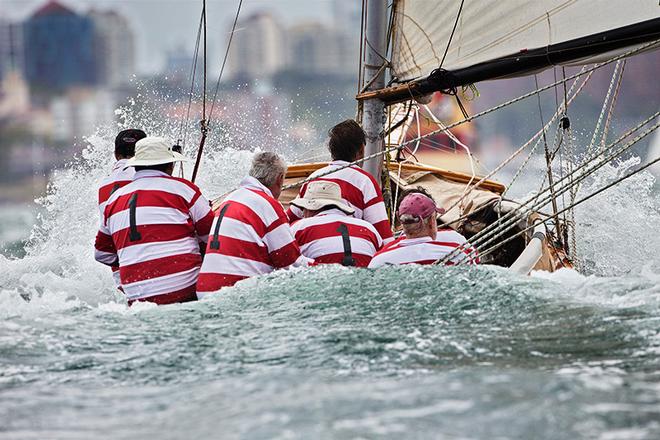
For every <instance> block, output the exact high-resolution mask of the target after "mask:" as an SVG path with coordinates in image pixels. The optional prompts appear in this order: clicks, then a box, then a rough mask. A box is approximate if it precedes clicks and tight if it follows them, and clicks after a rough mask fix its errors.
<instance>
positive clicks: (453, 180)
mask: <svg viewBox="0 0 660 440" xmlns="http://www.w3.org/2000/svg"><path fill="white" fill-rule="evenodd" d="M239 11H240V4H239ZM594 11H598V13H597V14H594ZM237 17H238V13H237ZM362 17H363V20H362V22H363V23H362V32H361V42H360V47H361V65H360V70H359V76H360V84H361V90H360V92H359V93H358V94H357V96H356V100H357V107H358V112H357V120H358V122H360V123H361V124H362V126H363V128H364V130H365V132H366V135H367V145H366V150H365V158H364V159H363V160H360V161H357V162H356V163H355V164H357V165H359V166H361V167H362V168H363V169H365V170H367V171H368V172H370V173H371V174H372V175H373V176H374V177H375V178H376V179H377V180H379V181H381V182H382V188H383V193H384V196H385V199H386V205H388V212H390V214H391V224H392V225H393V227H394V228H397V225H396V221H395V218H394V217H395V216H394V212H395V211H396V204H397V201H398V195H399V194H401V192H402V191H403V190H405V189H407V188H411V187H417V186H421V187H423V188H424V189H425V190H427V191H428V192H429V193H430V194H431V195H432V196H433V197H434V198H435V200H436V201H437V202H438V204H439V206H443V207H445V209H446V213H445V214H444V215H442V216H441V217H440V218H439V220H438V221H439V222H442V223H444V224H445V225H448V226H449V227H452V228H454V229H456V230H457V231H459V232H461V233H462V234H463V235H465V236H466V237H468V239H469V240H470V241H471V242H472V244H473V245H474V246H475V247H476V248H477V249H478V250H479V252H480V258H481V261H482V263H486V264H495V265H500V266H505V267H509V268H511V269H512V270H514V271H516V272H519V273H523V274H527V273H529V272H530V271H532V270H545V271H555V270H558V269H559V268H564V267H568V268H571V267H574V266H576V265H577V263H578V259H577V256H576V251H575V247H576V245H575V243H576V230H575V221H574V214H573V210H574V208H575V206H577V205H578V204H579V203H581V202H582V201H584V200H586V199H588V198H590V197H592V196H594V195H595V194H596V193H599V192H600V191H601V190H605V189H607V188H601V189H599V190H598V191H594V192H593V193H592V194H589V195H587V196H586V197H583V198H581V199H578V198H577V196H578V188H579V185H580V184H581V183H582V182H583V181H584V180H585V179H586V178H587V177H588V176H590V175H592V174H593V173H595V172H597V170H598V169H599V168H600V167H602V166H603V165H604V164H606V163H609V162H611V161H612V160H614V159H616V158H617V157H620V156H621V155H622V154H623V153H625V152H626V151H628V150H629V149H630V148H631V147H632V146H633V145H635V144H636V143H637V142H639V141H640V140H641V139H644V138H645V137H646V136H647V135H648V134H650V133H651V132H653V131H654V130H655V129H657V127H658V123H657V118H658V113H656V114H654V115H650V116H649V118H647V119H645V120H644V121H641V122H640V123H639V124H637V125H636V126H634V127H631V128H630V129H629V130H627V131H626V132H625V133H623V135H621V136H619V137H618V138H616V139H614V140H610V139H609V138H608V128H609V126H610V122H611V117H612V113H613V108H614V101H615V99H613V95H614V94H615V93H618V90H619V89H618V85H620V76H622V75H623V69H619V66H620V64H621V63H622V62H625V60H626V58H627V57H630V56H634V55H637V54H640V53H642V52H646V51H651V50H656V49H657V48H659V47H660V6H659V5H658V2H657V0H633V1H631V2H602V1H597V0H543V1H535V2H528V1H524V0H508V1H506V2H501V1H500V2H491V1H480V2H474V1H472V2H466V1H465V0H445V1H442V2H431V1H425V0H393V1H388V0H363V11H362ZM230 42H231V38H230ZM230 44H231V43H230ZM225 61H226V58H225ZM608 65H615V66H616V67H615V69H614V74H613V77H612V82H611V86H610V89H609V90H608V92H607V96H606V99H605V102H604V104H603V110H602V112H601V115H600V117H599V120H598V126H597V127H596V130H595V131H594V136H593V138H592V142H591V143H590V145H589V146H588V148H587V151H586V153H585V157H584V158H582V159H581V160H580V161H578V160H577V159H576V155H575V154H573V153H574V152H573V151H572V150H569V147H571V145H570V144H571V139H572V136H571V134H570V130H571V121H570V117H569V108H570V104H571V102H572V101H573V99H574V98H575V97H576V96H577V95H578V94H579V92H580V91H581V90H582V88H583V87H584V85H585V84H586V82H587V81H588V79H589V77H590V75H591V73H592V72H593V71H595V70H597V69H600V68H602V67H604V66H608ZM566 66H582V70H580V71H579V72H578V73H576V74H573V75H567V73H566V69H565V67H566ZM550 68H554V69H560V71H561V78H560V79H558V80H557V81H555V82H554V83H553V84H550V85H548V86H544V87H539V88H537V90H533V91H531V92H529V93H526V94H525V95H522V96H521V97H518V98H514V99H512V100H510V101H508V102H506V103H502V104H501V105H499V106H496V107H494V108H493V109H490V110H486V111H483V112H480V113H477V114H473V115H469V114H467V112H465V111H464V112H463V113H464V118H463V119H462V120H460V121H457V122H454V123H452V124H449V125H445V124H444V123H443V122H442V121H441V120H440V118H434V119H433V123H434V124H436V125H437V127H436V129H435V130H432V131H430V132H428V133H424V134H422V133H419V134H417V135H415V133H412V135H411V133H410V127H411V126H413V122H414V120H415V117H416V116H417V117H418V116H419V112H420V111H430V110H429V107H428V103H429V102H430V101H431V99H432V97H433V94H434V93H436V94H437V93H442V94H444V95H448V96H450V97H451V98H452V99H456V100H457V103H458V105H459V107H461V108H463V106H462V105H461V99H462V98H461V96H462V94H463V93H464V92H467V93H469V91H470V89H471V88H473V87H474V85H475V84H477V85H478V84H479V83H480V82H482V81H486V80H498V79H502V78H510V77H515V76H525V75H535V74H537V73H539V72H541V71H543V70H546V69H550ZM551 87H554V88H556V89H558V94H559V95H560V96H562V97H563V99H562V100H561V103H559V105H558V107H557V110H556V112H555V114H554V115H553V116H552V117H551V118H549V119H548V120H547V121H544V125H543V126H542V127H541V129H540V130H539V132H537V133H536V135H535V136H533V137H532V139H530V140H529V141H528V142H526V143H525V144H524V145H523V146H521V147H520V148H518V149H517V150H515V151H514V152H513V153H512V154H511V155H510V156H508V157H506V158H503V159H502V163H501V164H500V165H498V166H497V167H496V168H495V169H494V170H493V171H492V172H490V173H488V174H487V175H479V174H478V173H477V172H476V171H475V168H474V167H473V166H472V167H471V169H470V171H469V172H465V171H457V170H451V169H448V168H443V167H439V166H431V165H428V164H424V163H421V162H420V161H418V160H417V158H416V156H415V151H416V146H418V144H419V141H420V140H421V139H423V138H424V137H426V136H430V135H433V134H437V133H442V134H444V135H446V136H449V137H450V138H452V139H454V140H455V141H456V143H457V145H458V146H459V147H460V148H464V149H465V157H466V158H467V159H468V161H469V162H470V163H471V164H472V163H473V162H472V160H473V156H472V154H471V152H470V149H469V146H467V145H464V144H463V143H462V142H461V141H460V140H459V139H458V138H456V137H455V136H454V135H453V134H452V129H453V128H454V127H458V126H460V125H462V124H469V123H470V122H471V121H474V120H475V119H477V118H478V117H481V116H483V115H485V114H488V113H490V112H491V111H498V110H499V109H501V108H503V107H505V106H507V105H513V104H515V103H516V102H518V101H520V100H522V99H530V98H534V97H536V98H537V99H540V98H539V93H540V92H541V91H542V90H546V89H549V88H551ZM654 121H655V122H654ZM653 124H655V125H653ZM202 127H203V129H204V130H205V124H204V122H203V123H202ZM553 134H554V141H552V142H549V141H548V139H550V138H551V135H553ZM205 136H206V131H203V136H202V137H203V138H205ZM540 145H542V146H543V147H544V148H545V159H546V164H545V165H546V170H545V180H544V182H543V184H542V185H541V187H540V188H539V189H538V191H537V192H536V193H535V194H533V195H532V196H530V197H528V198H527V199H525V200H519V201H517V200H510V199H508V198H507V197H506V192H507V186H506V185H504V184H502V183H500V182H497V181H494V180H493V179H492V176H493V175H494V174H495V172H496V171H498V170H500V169H501V168H502V167H504V166H505V165H507V164H508V163H510V162H511V161H512V160H514V159H520V158H523V157H524V156H527V158H526V159H525V160H524V161H523V164H522V165H521V168H520V169H519V170H518V172H517V173H516V177H517V176H518V175H519V174H520V172H522V170H523V169H524V167H525V165H526V164H527V163H528V162H529V159H530V157H532V154H533V152H534V150H535V149H536V148H537V147H538V146H540ZM560 152H561V153H563V154H561V153H560ZM200 153H201V148H200ZM200 155H201V154H200ZM562 157H563V159H562V161H561V162H560V160H559V159H558V158H562ZM659 159H660V158H659ZM656 162H657V160H656ZM198 164H199V155H198ZM326 165H327V163H324V162H315V163H300V164H294V165H291V166H290V167H289V169H288V172H287V175H286V181H285V190H284V191H283V193H282V195H281V197H280V201H281V202H282V204H283V205H285V207H286V206H287V205H288V203H289V202H290V201H291V200H292V199H293V198H294V197H295V196H296V195H297V193H298V190H299V187H300V186H301V185H302V184H303V183H304V182H306V181H308V179H309V176H310V174H312V173H313V172H314V171H316V170H318V169H320V168H322V167H324V166H326ZM647 166H648V165H647ZM647 166H644V167H641V168H639V169H638V170H635V172H640V171H642V169H645V168H646V167H647ZM630 175H632V174H631V173H629V174H628V175H627V176H624V177H629V176H630ZM514 180H515V177H514ZM622 180H623V179H622ZM608 188H609V186H608ZM219 202H220V200H216V201H215V206H218V204H219ZM548 210H549V211H548Z"/></svg>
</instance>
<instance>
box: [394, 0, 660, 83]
mask: <svg viewBox="0 0 660 440" xmlns="http://www.w3.org/2000/svg"><path fill="white" fill-rule="evenodd" d="M460 5H461V0H441V1H432V0H397V1H396V8H395V12H396V13H395V17H394V32H393V51H392V67H393V68H392V73H393V74H394V75H396V77H397V78H398V79H400V80H403V81H406V80H411V79H417V78H420V77H426V76H428V75H429V73H431V71H432V70H433V69H436V68H437V67H439V66H440V63H441V60H442V57H443V54H444V51H445V48H446V47H447V43H448V42H449V40H450V34H451V31H452V28H453V26H454V23H455V21H456V17H457V14H458V11H459V7H460ZM657 18H660V5H659V4H658V0H532V1H530V0H476V1H475V0H473V1H469V0H467V1H465V2H464V4H463V8H462V12H461V14H460V18H459V20H458V24H457V26H456V31H455V33H454V36H453V38H452V39H451V44H450V45H449V50H448V52H447V56H446V59H445V61H444V63H443V65H442V68H443V69H446V70H456V69H461V68H465V67H469V66H474V65H476V64H479V63H484V62H487V61H490V60H496V59H500V58H502V57H507V56H511V55H518V56H520V57H524V56H525V53H526V52H528V51H530V50H533V49H540V48H544V47H547V46H550V45H554V44H558V43H563V42H566V41H571V40H575V39H579V38H583V37H587V36H590V35H594V34H598V33H601V32H606V31H610V30H614V29H620V28H623V27H626V26H630V25H634V24H638V23H643V22H647V21H649V20H653V19H657ZM608 55H609V56H611V54H608ZM600 58H601V59H602V58H603V57H600ZM581 61H582V62H583V63H584V62H596V61H599V59H598V57H590V58H589V59H583V60H581Z"/></svg>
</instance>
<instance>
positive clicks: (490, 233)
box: [443, 118, 660, 261]
mask: <svg viewBox="0 0 660 440" xmlns="http://www.w3.org/2000/svg"><path fill="white" fill-rule="evenodd" d="M652 119H653V118H649V119H647V120H645V121H644V122H642V123H641V124H639V125H637V126H636V127H635V128H633V129H631V130H629V131H628V132H627V133H626V134H624V135H623V136H621V137H619V139H618V140H617V141H616V142H614V143H613V144H612V145H610V147H613V146H615V145H616V144H618V143H620V142H621V141H623V139H625V138H626V137H627V136H628V135H629V134H630V133H633V132H635V131H636V130H638V129H639V128H641V127H642V126H644V125H646V124H647V123H648V122H649V121H650V120H652ZM659 125H660V123H658V124H656V125H654V126H653V127H651V128H650V129H648V130H647V131H645V132H644V133H642V134H640V135H638V136H637V137H636V138H634V139H633V140H631V141H630V142H628V143H627V144H626V145H624V146H623V147H621V148H619V149H618V150H616V151H614V152H613V153H612V154H610V155H609V156H608V157H607V158H604V159H602V160H600V162H595V165H593V166H592V167H591V168H588V166H589V165H591V164H593V163H594V162H593V161H594V160H597V159H598V156H594V157H592V158H591V160H586V161H585V162H584V163H583V165H582V166H580V167H579V168H578V169H576V172H575V174H576V175H577V178H575V180H574V181H575V183H579V182H582V181H583V180H584V179H586V178H587V177H588V176H590V175H591V174H593V173H595V172H596V171H597V170H599V169H600V168H602V167H603V166H605V165H606V164H607V163H609V162H610V161H611V160H613V159H615V158H616V157H618V156H620V155H621V154H623V153H624V152H625V151H627V150H628V149H630V148H631V147H633V146H634V145H635V144H636V143H637V142H639V141H640V140H641V139H643V138H644V137H646V136H647V135H649V134H650V133H651V132H653V131H654V130H656V129H657V128H658V126H659ZM582 169H586V171H584V172H582V173H581V174H578V171H580V170H582ZM572 177H575V176H572ZM562 180H565V179H562ZM560 182H561V181H560ZM560 182H558V183H560ZM572 184H573V183H571V182H570V181H569V182H568V183H567V184H563V185H562V186H561V187H560V188H559V189H558V191H559V192H560V194H561V193H564V192H566V191H568V190H569V189H570V188H571V185H572ZM541 196H543V198H542V199H541ZM539 199H540V200H539ZM549 201H550V196H549V195H548V188H545V189H544V190H543V191H540V192H539V193H538V194H536V195H535V196H533V197H531V198H529V199H528V200H527V201H525V202H524V203H522V204H520V206H519V208H518V209H517V210H516V211H511V212H509V213H507V215H505V217H507V222H506V223H504V224H503V225H502V226H499V225H498V226H495V227H494V226H493V225H490V226H489V227H486V228H485V229H484V230H482V231H480V232H479V233H477V234H475V236H474V237H472V238H471V240H473V241H472V243H471V244H472V245H473V246H474V247H475V249H476V247H482V246H486V245H488V244H490V243H492V242H493V241H495V240H496V239H498V238H499V237H501V236H502V235H504V234H505V233H506V232H508V231H509V230H511V229H512V228H514V227H515V226H516V223H517V222H518V221H520V220H523V219H524V218H525V217H526V216H527V215H528V213H527V211H530V210H535V209H539V208H541V207H543V206H544V205H546V204H547V203H548V202H549ZM530 203H532V205H531V206H528V207H527V208H526V209H525V210H524V211H522V210H521V209H520V208H523V207H525V206H527V205H529V204H530ZM475 237H476V240H475ZM464 246H465V245H463V247H464ZM463 250H464V249H463ZM457 251H458V249H457ZM449 258H451V257H449ZM447 259H448V258H446V259H445V260H443V261H446V260H447Z"/></svg>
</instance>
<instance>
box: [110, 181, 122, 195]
mask: <svg viewBox="0 0 660 440" xmlns="http://www.w3.org/2000/svg"><path fill="white" fill-rule="evenodd" d="M119 188H121V185H120V184H118V183H115V184H114V185H112V189H111V190H110V195H113V194H114V193H115V191H117V190H118V189H119Z"/></svg>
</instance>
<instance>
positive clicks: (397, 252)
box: [369, 229, 479, 268]
mask: <svg viewBox="0 0 660 440" xmlns="http://www.w3.org/2000/svg"><path fill="white" fill-rule="evenodd" d="M464 243H467V239H466V238H465V237H463V236H462V235H461V234H459V233H458V232H456V231H454V230H452V229H442V230H440V231H438V234H437V235H436V237H435V240H433V239H432V238H431V237H419V238H403V239H399V240H397V241H395V242H393V243H390V244H389V245H387V246H385V247H384V248H383V249H381V250H380V251H379V252H377V253H376V255H374V257H373V258H372V260H371V263H369V267H370V268H376V267H380V266H384V265H386V264H433V263H435V262H436V261H438V260H440V259H442V258H444V257H446V256H447V255H448V254H449V253H450V252H452V251H453V250H454V249H456V248H457V247H459V246H461V245H463V244H464ZM472 249H473V248H472V246H471V245H470V244H469V243H468V244H466V245H465V248H464V249H463V250H462V251H461V252H457V254H456V255H455V256H453V257H452V258H451V259H450V260H449V261H448V262H447V263H446V264H447V265H454V264H458V263H467V264H477V263H479V258H478V257H473V258H469V257H468V253H469V252H470V251H472Z"/></svg>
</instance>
